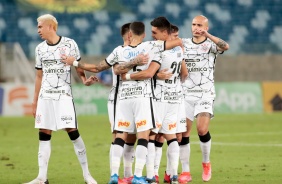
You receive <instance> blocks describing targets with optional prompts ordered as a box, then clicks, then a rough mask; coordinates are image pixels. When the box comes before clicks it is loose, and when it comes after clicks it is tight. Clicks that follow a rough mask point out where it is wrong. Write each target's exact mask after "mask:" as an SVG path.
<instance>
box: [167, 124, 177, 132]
mask: <svg viewBox="0 0 282 184" xmlns="http://www.w3.org/2000/svg"><path fill="white" fill-rule="evenodd" d="M175 128H176V123H173V124H170V125H168V129H169V130H172V129H175Z"/></svg>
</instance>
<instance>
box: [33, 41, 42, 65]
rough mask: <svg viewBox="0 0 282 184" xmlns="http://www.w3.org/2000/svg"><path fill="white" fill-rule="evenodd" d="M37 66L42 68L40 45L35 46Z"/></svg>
mask: <svg viewBox="0 0 282 184" xmlns="http://www.w3.org/2000/svg"><path fill="white" fill-rule="evenodd" d="M35 68H36V69H42V63H41V60H40V56H39V46H37V47H36V48H35Z"/></svg>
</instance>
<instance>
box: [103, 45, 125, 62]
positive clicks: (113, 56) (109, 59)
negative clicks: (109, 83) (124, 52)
mask: <svg viewBox="0 0 282 184" xmlns="http://www.w3.org/2000/svg"><path fill="white" fill-rule="evenodd" d="M121 48H122V46H118V47H116V48H115V49H114V50H113V51H112V53H111V54H110V55H109V56H108V57H107V58H106V62H107V63H108V65H110V66H113V65H115V64H116V63H118V61H119V60H118V58H119V57H118V56H119V54H118V53H119V51H120V49H121Z"/></svg>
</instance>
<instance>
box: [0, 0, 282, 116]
mask: <svg viewBox="0 0 282 184" xmlns="http://www.w3.org/2000/svg"><path fill="white" fill-rule="evenodd" d="M46 13H50V14H53V15H54V16H55V17H56V18H57V20H58V22H59V27H58V34H59V35H62V36H66V37H70V38H72V39H74V40H75V41H76V42H77V44H78V46H79V48H80V52H81V55H82V61H86V62H89V63H98V62H99V61H101V60H103V59H105V57H107V55H109V54H110V53H111V51H112V50H113V49H114V48H115V47H117V46H118V45H120V44H122V43H123V41H122V38H121V36H120V27H121V26H122V25H123V24H125V23H128V22H132V21H142V22H144V23H145V25H146V38H145V40H151V39H152V38H151V26H150V22H151V21H152V20H153V19H154V18H156V17H158V16H165V17H167V18H168V19H169V21H170V22H171V23H173V24H175V25H177V26H178V27H179V29H180V31H179V33H180V37H182V38H189V37H191V36H192V35H191V21H192V19H193V17H194V16H196V15H204V16H206V17H207V18H208V19H209V28H210V29H209V32H210V33H211V34H213V35H215V36H218V37H220V38H222V39H223V40H225V41H226V42H228V43H229V45H230V49H229V50H228V51H226V52H225V53H224V54H223V55H220V56H219V57H218V59H217V62H216V70H215V81H216V83H221V82H228V83H229V82H230V85H231V86H230V88H229V86H228V85H229V84H227V85H225V84H223V88H224V90H225V91H224V93H220V91H221V90H220V87H218V89H219V95H218V96H219V97H218V99H226V100H225V101H224V102H222V103H223V104H225V103H226V104H227V105H228V106H230V108H231V110H230V111H228V112H235V111H234V108H235V109H237V110H239V111H236V112H241V111H240V110H242V106H241V105H244V107H246V108H249V106H248V104H252V107H259V110H254V111H252V110H250V109H245V110H243V111H242V112H262V109H264V111H268V112H269V111H274V110H279V111H282V77H281V76H282V75H281V71H282V64H281V62H282V54H281V53H282V21H281V20H282V0H267V1H266V0H262V1H259V0H208V1H207V0H0V52H1V55H0V106H1V98H2V107H3V108H2V114H8V113H5V108H6V109H7V104H12V102H11V101H13V100H11V99H13V97H11V99H10V97H7V96H9V95H10V96H13V95H14V94H17V93H16V92H14V89H19V91H21V90H22V88H21V86H17V87H13V86H12V87H5V85H6V84H7V85H8V84H9V85H10V84H22V83H27V84H33V83H34V79H35V77H34V74H35V69H34V54H35V47H36V45H37V44H39V43H40V42H42V40H41V38H40V37H39V36H38V34H37V21H36V19H37V17H39V16H40V15H42V14H46ZM73 71H74V70H73ZM87 75H88V74H87ZM98 77H100V78H101V82H102V84H103V85H104V86H110V85H111V71H106V72H104V73H101V74H98ZM72 78H73V80H72V81H73V82H79V80H78V78H77V76H76V74H73V76H72ZM233 82H242V83H240V84H239V86H237V85H234V84H233ZM248 82H250V83H252V84H254V86H256V87H252V85H250V83H248ZM266 82H270V83H266ZM220 85H221V84H218V86H220ZM3 86H4V87H3ZM27 86H29V85H27ZM31 86H32V85H31ZM1 87H2V90H1ZM235 87H236V88H235ZM94 88H95V87H94ZM94 88H91V90H93V89H94ZM79 89H80V88H79ZM247 89H248V90H249V91H248V90H247ZM253 89H256V90H255V91H252V90H253ZM268 89H272V90H271V91H268ZM274 89H275V90H274ZM236 90H239V91H236ZM1 91H2V92H1ZM26 91H29V92H28V95H26V96H27V97H26V102H27V101H28V100H27V99H29V98H32V95H33V87H27V88H26ZM235 91H236V94H235V95H233V96H232V94H233V93H235ZM96 92H97V91H96ZM225 92H226V93H225ZM101 94H104V95H105V96H104V98H105V101H106V99H107V94H108V90H106V91H102V92H101ZM242 94H246V95H247V97H248V99H249V100H246V99H245V98H243V97H244V95H242ZM250 94H252V96H253V97H252V98H249V96H248V95H250ZM266 94H267V97H266V96H265V95H266ZM1 95H2V97H1ZM220 95H222V96H223V97H228V98H221V97H220ZM226 95H227V96H226ZM96 96H97V95H96ZM255 96H256V97H255ZM16 97H17V98H18V96H17V95H16ZM83 97H85V96H83ZM233 97H234V99H233V102H234V103H235V105H234V104H233V105H232V103H233V102H232V103H231V105H230V101H232V100H230V98H233ZM247 97H246V98H247ZM89 98H90V97H89ZM254 99H256V101H255V100H254ZM253 102H258V104H261V105H257V103H253ZM28 103H29V102H28ZM81 103H82V104H85V101H81ZM236 104H239V105H236ZM262 104H263V105H262ZM21 106H24V107H25V104H23V105H22V104H21ZM26 106H27V107H29V106H28V105H26ZM232 108H233V110H232ZM11 109H12V110H13V109H14V106H12V105H11ZM85 109H89V108H87V107H86V106H85ZM97 109H101V105H99V108H97ZM217 109H219V108H217ZM222 109H226V108H225V106H222ZM3 112H4V113H3ZM91 113H92V112H91ZM0 114H1V108H0ZM22 114H23V113H22ZM24 114H26V113H24ZM27 114H28V113H27Z"/></svg>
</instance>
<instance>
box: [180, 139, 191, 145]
mask: <svg viewBox="0 0 282 184" xmlns="http://www.w3.org/2000/svg"><path fill="white" fill-rule="evenodd" d="M189 142H190V138H189V137H182V139H181V142H180V144H179V146H183V145H186V144H189Z"/></svg>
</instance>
